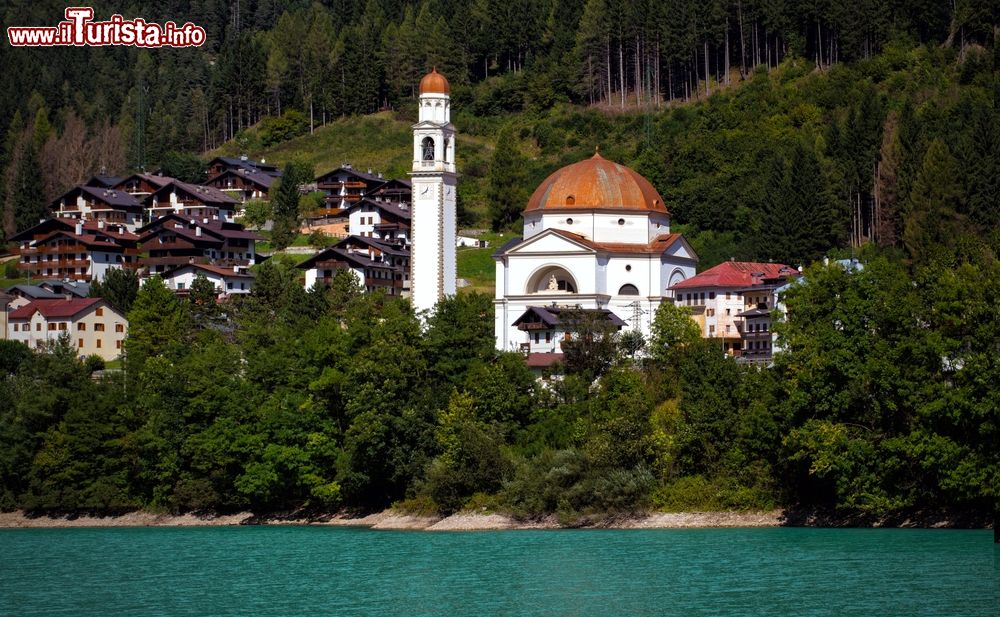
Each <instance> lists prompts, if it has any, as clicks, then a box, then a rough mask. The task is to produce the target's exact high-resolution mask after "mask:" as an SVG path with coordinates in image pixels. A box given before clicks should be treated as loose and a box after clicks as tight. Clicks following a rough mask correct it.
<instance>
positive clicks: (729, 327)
mask: <svg viewBox="0 0 1000 617" xmlns="http://www.w3.org/2000/svg"><path fill="white" fill-rule="evenodd" d="M732 328H733V327H732V326H731V325H729V324H726V334H729V333H730V332H732V331H733V329H732Z"/></svg>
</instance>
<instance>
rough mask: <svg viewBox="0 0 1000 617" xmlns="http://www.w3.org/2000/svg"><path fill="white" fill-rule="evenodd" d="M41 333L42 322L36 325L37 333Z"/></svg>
mask: <svg viewBox="0 0 1000 617" xmlns="http://www.w3.org/2000/svg"><path fill="white" fill-rule="evenodd" d="M41 331H42V322H38V323H36V324H35V332H41Z"/></svg>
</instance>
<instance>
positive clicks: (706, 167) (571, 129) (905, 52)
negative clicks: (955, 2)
mask: <svg viewBox="0 0 1000 617" xmlns="http://www.w3.org/2000/svg"><path fill="white" fill-rule="evenodd" d="M996 64H997V60H996V54H995V52H994V51H992V50H989V49H984V48H978V47H970V48H968V49H966V50H965V51H964V52H962V53H961V54H959V53H957V52H956V50H954V49H951V48H943V47H933V46H915V45H913V44H912V43H911V42H908V41H905V40H903V41H899V42H897V43H893V44H891V45H889V46H887V48H886V49H885V51H884V53H883V54H881V55H879V56H875V57H873V58H870V59H867V60H862V61H859V62H856V63H854V64H851V65H847V64H840V65H836V66H833V67H832V68H829V69H825V70H822V71H821V70H817V69H816V67H815V65H814V63H812V62H810V61H808V60H805V59H802V58H799V59H795V58H792V59H788V60H786V61H784V62H783V63H782V64H781V65H780V66H779V67H778V68H775V69H772V70H766V69H764V68H763V67H761V68H758V70H757V71H756V72H754V73H753V74H752V75H750V76H748V78H747V79H746V80H745V81H742V82H741V81H739V80H738V79H736V80H734V83H733V85H732V86H731V87H729V88H728V89H726V90H723V91H721V92H716V93H715V94H713V95H712V96H711V97H709V98H707V99H703V100H700V101H693V102H691V103H687V104H683V103H675V104H673V105H665V104H664V105H661V106H659V107H655V106H654V107H650V108H648V109H645V110H642V111H635V110H632V111H627V112H614V111H610V110H608V109H606V108H601V107H596V106H595V107H583V106H574V105H569V104H559V105H555V106H553V107H551V108H549V109H548V110H546V111H522V112H516V113H515V112H512V113H497V114H495V115H485V116H476V115H473V114H472V112H471V110H470V109H469V108H463V107H462V104H463V98H462V97H456V100H455V102H454V109H455V113H454V115H453V122H454V124H455V125H456V127H457V129H458V131H459V140H458V153H457V158H458V165H459V169H460V172H461V174H462V176H461V180H460V186H459V198H460V213H461V215H462V225H463V226H465V227H470V226H472V227H489V226H491V227H493V229H494V230H510V231H517V229H518V226H519V213H520V211H521V210H522V209H523V208H524V206H525V204H526V202H527V200H528V197H529V196H530V194H531V191H532V190H533V189H534V187H535V186H537V185H538V183H539V182H541V181H542V180H543V179H544V178H545V176H547V175H548V174H549V173H551V172H552V171H554V170H556V169H558V168H559V167H561V166H563V165H567V164H569V163H572V162H575V161H578V160H580V159H582V158H585V157H588V156H591V155H592V153H593V152H594V149H595V147H598V146H599V147H600V150H601V154H602V155H603V156H604V157H605V158H609V159H612V160H615V161H618V162H621V163H623V164H625V165H628V166H630V167H633V168H634V169H636V170H637V171H639V172H640V173H642V174H643V175H644V176H646V177H647V178H649V179H650V181H652V182H653V184H654V185H655V186H656V187H657V188H658V189H659V191H660V192H661V194H662V195H663V196H664V198H665V200H666V203H667V205H668V207H669V208H670V210H671V212H672V214H673V218H674V225H675V227H676V229H677V230H680V231H683V232H684V233H685V235H686V236H687V237H688V238H689V240H690V241H691V243H692V245H693V246H694V248H695V250H696V251H697V252H698V253H699V255H700V257H701V266H702V267H708V266H711V265H713V264H715V263H718V262H720V261H722V260H725V259H729V258H737V259H755V260H775V261H779V262H783V263H792V264H804V263H808V262H810V261H813V260H815V259H818V258H820V257H822V256H823V255H828V254H831V252H833V253H836V252H837V251H848V252H849V251H851V250H856V249H857V248H858V247H860V246H861V245H862V244H865V243H870V244H873V245H876V246H878V247H881V248H883V249H891V250H897V249H901V250H902V251H903V252H904V253H905V254H906V255H907V256H908V257H910V258H912V259H915V260H917V261H920V260H922V259H924V258H928V257H929V256H930V255H932V254H933V253H934V252H935V251H936V250H937V249H936V248H934V247H938V246H940V245H944V246H945V247H950V248H954V247H956V246H958V245H959V244H962V242H960V241H959V239H960V238H963V237H968V238H971V239H973V243H976V242H979V241H980V240H986V241H987V242H988V241H989V237H990V230H991V229H993V225H994V222H995V220H996V217H997V216H998V215H1000V211H998V207H997V203H996V198H995V196H996V195H997V194H1000V188H998V187H997V186H996V184H997V180H996V178H997V177H998V174H997V151H998V149H1000V148H998V145H1000V137H998V128H997V127H998V119H997V112H996V109H995V105H994V103H993V101H994V98H995V97H996V92H997V88H998V86H997V72H996V69H995V67H996ZM502 79H503V78H499V80H502ZM489 83H492V82H487V85H488V84H489ZM468 105H469V106H470V107H476V106H475V105H473V104H471V103H468ZM412 121H413V120H412V118H410V117H407V115H406V113H404V112H399V113H396V114H395V115H394V114H392V113H389V112H383V113H380V114H376V115H371V116H358V117H350V118H345V119H341V120H337V121H335V122H332V123H330V124H328V125H326V126H323V127H320V128H318V129H317V130H316V131H315V133H313V134H311V135H309V134H306V135H302V136H300V137H297V138H295V139H293V140H290V141H287V142H283V143H280V144H277V145H274V146H271V147H267V148H258V149H253V148H252V147H250V148H249V149H247V150H245V153H246V154H249V155H250V156H253V157H260V158H266V159H267V160H269V161H271V162H278V163H284V162H286V161H287V160H290V159H292V158H299V159H302V160H305V161H306V162H308V163H310V164H312V165H313V166H314V168H315V170H316V172H317V173H320V172H323V171H326V170H329V169H333V168H335V167H336V166H338V165H340V164H341V163H343V162H350V163H352V164H353V165H354V166H355V167H356V168H359V169H367V168H371V169H373V170H378V171H382V172H383V173H385V174H387V175H389V176H404V175H405V173H406V172H407V170H408V167H409V161H410V147H411V146H410V143H411V142H410V129H409V126H410V124H411V123H412ZM260 141H261V140H260V138H259V136H258V135H257V134H256V129H254V130H250V131H245V132H244V133H241V134H240V136H239V138H238V142H236V143H234V142H231V143H229V144H227V145H226V147H225V148H224V149H222V150H220V151H219V152H226V153H229V154H236V153H238V152H244V150H243V149H242V148H244V146H247V145H252V144H253V143H255V142H256V143H259V142H260ZM942 181H946V182H945V184H946V186H941V184H942ZM949 184H950V185H949ZM939 189H940V190H939ZM948 195H952V196H951V197H948ZM930 220H934V221H937V223H936V224H934V225H927V222H928V221H930Z"/></svg>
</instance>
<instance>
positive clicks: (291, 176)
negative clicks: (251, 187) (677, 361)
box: [271, 161, 313, 250]
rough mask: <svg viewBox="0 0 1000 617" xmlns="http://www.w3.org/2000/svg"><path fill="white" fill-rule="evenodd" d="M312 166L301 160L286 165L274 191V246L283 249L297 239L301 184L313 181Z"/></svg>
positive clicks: (272, 235) (272, 201)
mask: <svg viewBox="0 0 1000 617" xmlns="http://www.w3.org/2000/svg"><path fill="white" fill-rule="evenodd" d="M312 178H313V170H312V166H311V165H308V164H306V163H303V162H300V161H291V162H289V163H288V165H286V166H285V169H284V172H283V174H282V176H281V181H280V182H279V183H278V186H277V188H276V189H275V191H274V197H273V198H272V200H271V206H272V208H273V209H274V229H273V231H272V232H271V240H272V241H273V243H274V247H275V248H277V249H279V250H280V249H283V248H285V247H286V246H288V245H289V244H291V243H292V242H293V241H294V240H295V235H296V234H297V233H298V230H299V200H300V198H301V193H300V192H299V186H300V185H302V184H305V183H307V182H310V181H312Z"/></svg>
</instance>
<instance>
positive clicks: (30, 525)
mask: <svg viewBox="0 0 1000 617" xmlns="http://www.w3.org/2000/svg"><path fill="white" fill-rule="evenodd" d="M238 525H278V526H280V525H309V526H330V527H367V528H369V529H375V530H409V531H431V532H447V531H502V530H526V529H722V528H760V527H868V528H872V527H890V528H892V527H898V528H928V529H940V528H972V529H988V528H990V525H989V523H988V522H987V521H985V520H983V519H981V518H979V517H972V518H969V517H965V516H953V515H948V514H946V513H917V514H916V515H910V516H901V515H900V516H897V517H889V518H882V519H870V518H858V517H851V516H840V517H833V516H831V515H829V514H826V513H818V512H797V511H789V510H781V509H776V510H769V511H763V512H651V513H644V514H635V515H617V516H611V517H600V518H598V517H592V518H584V519H581V520H579V521H577V522H575V523H574V524H570V525H566V524H562V523H560V522H559V520H558V519H557V518H556V517H555V516H552V515H550V516H547V517H545V518H542V519H539V520H527V521H526V520H518V519H515V518H514V517H511V516H508V515H505V514H496V513H479V512H458V513H456V514H452V515H450V516H421V515H415V514H407V513H405V512H400V511H396V510H392V509H388V510H383V511H382V512H375V513H372V514H367V515H363V516H362V515H355V514H349V513H336V514H323V515H304V514H295V513H293V514H288V515H281V514H277V513H269V514H262V515H258V514H255V513H253V512H249V511H247V512H238V513H235V514H221V515H216V514H191V513H188V514H157V513H153V512H144V511H141V510H140V511H135V512H128V513H125V514H119V515H109V516H94V515H74V514H70V515H64V516H48V515H40V516H39V515H29V514H26V513H25V512H23V511H15V512H0V529H61V528H113V527H226V526H238Z"/></svg>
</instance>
